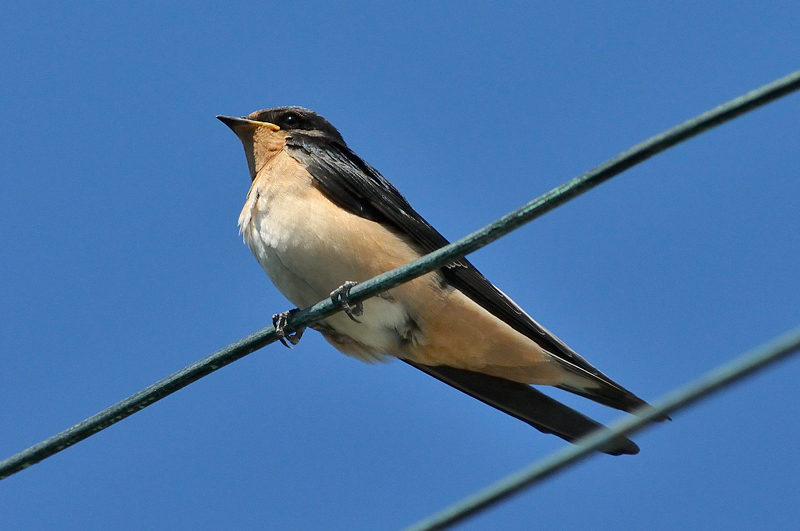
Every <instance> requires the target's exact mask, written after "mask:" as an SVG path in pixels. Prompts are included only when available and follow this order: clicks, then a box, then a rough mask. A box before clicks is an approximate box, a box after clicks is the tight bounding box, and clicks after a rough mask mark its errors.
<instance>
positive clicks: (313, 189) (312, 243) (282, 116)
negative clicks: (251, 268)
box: [217, 107, 647, 455]
mask: <svg viewBox="0 0 800 531" xmlns="http://www.w3.org/2000/svg"><path fill="white" fill-rule="evenodd" d="M217 118H219V120H221V121H222V122H223V123H224V124H225V125H227V126H228V127H230V128H231V129H232V130H233V132H234V133H236V135H237V136H238V137H239V139H240V140H241V141H242V144H243V145H244V151H245V155H246V156H247V166H248V168H249V169H250V177H251V179H252V184H251V187H250V191H249V193H248V195H247V201H246V203H245V205H244V208H243V209H242V212H241V215H240V216H239V229H240V231H241V234H242V235H243V237H244V240H245V242H246V243H247V245H248V246H249V247H250V250H251V251H252V253H253V254H254V255H255V257H256V259H257V260H258V262H259V264H261V266H262V267H263V268H264V271H266V273H267V275H268V276H269V278H270V279H271V280H272V282H273V284H275V286H276V287H277V288H278V290H280V292H281V293H282V294H283V295H284V296H285V297H286V298H287V299H289V301H291V302H292V304H294V305H296V306H297V307H299V308H306V307H309V306H311V305H313V304H315V303H317V302H319V301H320V300H323V299H325V298H327V297H329V296H331V297H333V298H334V299H337V298H338V300H339V301H340V302H343V303H345V304H344V306H345V309H346V311H345V312H339V313H337V314H334V315H332V316H330V317H327V318H325V319H324V320H322V321H320V322H319V323H317V324H315V325H312V326H311V328H312V329H314V330H317V331H318V332H320V333H321V334H322V336H323V337H324V338H325V339H326V340H327V341H328V343H330V344H331V345H333V346H334V347H335V348H336V349H338V350H339V351H341V352H343V353H344V354H347V355H349V356H353V357H355V358H358V359H360V360H362V361H365V362H376V361H384V360H386V359H387V358H391V357H394V358H399V359H401V360H403V361H405V362H407V363H408V364H410V365H412V366H414V367H416V368H417V369H420V370H422V371H423V372H426V373H428V374H429V375H431V376H433V377H434V378H437V379H439V380H441V381H442V382H444V383H446V384H448V385H450V386H452V387H454V388H456V389H458V390H460V391H463V392H464V393H467V394H468V395H471V396H473V397H475V398H477V399H478V400H481V401H483V402H485V403H486V404H488V405H490V406H493V407H495V408H497V409H499V410H500V411H503V412H505V413H507V414H509V415H511V416H514V417H516V418H518V419H520V420H522V421H524V422H526V423H528V424H530V425H531V426H533V427H535V428H537V429H538V430H540V431H542V432H545V433H551V434H554V435H557V436H558V437H561V438H562V439H565V440H567V441H570V442H573V441H575V440H576V439H578V438H580V437H582V436H584V435H587V434H588V433H590V432H593V431H595V430H597V429H599V428H602V425H601V424H599V423H597V422H595V421H594V420H592V419H590V418H588V417H586V416H584V415H583V414H581V413H579V412H577V411H575V410H573V409H571V408H569V407H567V406H566V405H564V404H562V403H560V402H558V401H556V400H554V399H552V398H550V397H549V396H547V395H545V394H544V393H541V392H540V391H538V390H536V389H534V388H533V387H531V385H550V386H555V387H557V388H560V389H564V390H567V391H570V392H572V393H575V394H578V395H580V396H583V397H586V398H589V399H591V400H594V401H595V402H599V403H600V404H603V405H605V406H609V407H612V408H616V409H620V410H623V411H627V412H633V411H635V410H636V409H638V408H641V407H643V406H646V405H647V404H646V402H644V401H643V400H642V399H640V398H638V397H637V396H636V395H634V394H633V393H631V392H630V391H628V390H627V389H625V388H624V387H622V386H621V385H619V384H617V383H616V382H614V381H613V380H611V379H610V378H609V377H608V376H606V375H605V374H603V373H602V372H600V371H599V370H597V369H596V368H595V367H593V366H592V365H591V364H590V363H589V362H587V361H586V360H585V359H583V358H582V357H581V356H579V355H578V354H577V353H576V352H574V351H573V350H572V349H570V348H569V347H568V346H567V345H566V344H564V343H563V342H562V341H561V340H560V339H558V338H557V337H556V336H554V335H553V334H551V333H550V332H549V331H547V330H546V329H545V328H544V327H542V326H541V325H540V324H539V323H537V322H536V321H534V320H533V319H532V318H531V317H530V316H529V315H528V314H527V313H525V312H524V311H523V310H522V308H520V307H519V306H518V305H517V304H516V303H514V301H512V300H511V299H510V298H509V297H507V296H506V295H505V294H504V293H503V292H501V291H500V290H499V289H498V288H496V287H495V286H494V285H493V284H492V283H491V282H489V281H488V280H487V279H486V278H485V277H484V276H483V275H482V274H481V273H480V272H479V271H478V270H477V269H476V268H475V266H473V265H472V264H471V263H470V262H469V261H468V260H467V259H466V258H462V259H459V260H458V262H457V263H454V264H452V265H451V266H448V267H444V268H442V269H440V270H437V271H434V272H431V273H428V274H426V275H424V276H422V277H419V278H416V279H414V280H412V281H410V282H408V283H406V284H403V285H401V286H398V287H396V288H393V289H391V290H388V291H387V292H385V293H381V294H380V295H378V296H375V297H373V298H370V299H367V300H365V301H363V303H361V304H357V305H348V304H346V303H347V300H346V296H347V291H348V290H349V288H350V287H351V286H353V285H354V284H355V283H357V282H363V281H365V280H368V279H370V278H372V277H374V276H376V275H378V274H380V273H384V272H386V271H389V270H391V269H394V268H396V267H399V266H402V265H403V264H406V263H408V262H410V261H412V260H415V259H417V258H419V257H420V256H422V255H424V254H427V253H429V252H431V251H434V250H436V249H439V248H440V247H443V246H445V245H447V244H448V243H449V242H448V241H447V239H445V237H444V236H442V235H441V234H440V233H439V232H438V231H437V230H436V229H435V228H433V227H432V226H431V225H430V224H429V223H428V222H427V221H425V219H423V217H422V216H421V215H419V214H418V213H417V212H416V211H415V210H414V209H413V208H412V207H411V205H410V204H409V203H408V201H407V200H406V199H405V198H404V197H403V196H402V195H401V194H400V192H398V191H397V189H396V188H395V187H394V186H392V185H391V184H390V183H389V181H387V180H386V179H385V178H384V177H383V176H382V175H381V174H380V173H378V171H377V170H375V169H374V168H373V167H372V166H370V165H369V164H367V163H366V162H365V161H364V160H362V159H361V158H360V157H359V156H358V155H356V154H355V153H354V152H353V151H352V150H351V149H350V148H349V147H347V144H346V143H345V141H344V139H343V138H342V135H341V134H339V131H337V130H336V128H335V127H334V126H333V125H331V124H330V122H328V121H327V120H325V119H324V118H323V117H321V116H320V115H318V114H316V113H315V112H313V111H310V110H308V109H304V108H302V107H278V108H275V109H265V110H260V111H256V112H254V113H252V114H250V115H248V116H246V117H242V118H235V117H231V116H218V117H217ZM274 321H275V324H276V328H278V329H279V333H280V334H281V335H283V336H285V337H288V338H289V339H291V340H292V343H296V341H297V340H298V339H299V337H298V336H297V335H295V336H291V335H288V336H286V335H285V334H284V331H283V329H282V326H283V325H284V324H285V322H286V314H280V315H276V316H275V318H274ZM300 332H302V331H300ZM602 451H604V452H606V453H608V454H611V455H621V454H636V453H638V451H639V447H638V446H637V445H636V444H635V443H634V442H633V441H631V440H629V439H627V438H626V437H618V438H617V439H616V440H614V441H613V442H612V443H611V444H609V445H608V446H607V447H605V448H603V449H602Z"/></svg>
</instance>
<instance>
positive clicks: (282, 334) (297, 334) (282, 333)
mask: <svg viewBox="0 0 800 531" xmlns="http://www.w3.org/2000/svg"><path fill="white" fill-rule="evenodd" d="M299 311H300V310H298V309H297V308H295V309H294V310H288V311H285V312H281V313H276V314H275V315H273V316H272V324H273V325H274V326H275V335H276V336H278V339H280V341H281V343H283V346H285V347H287V348H292V345H296V344H298V343H300V338H301V337H303V332H305V331H306V327H305V326H301V327H298V328H296V329H295V331H294V332H289V333H288V334H287V333H286V323H287V321H288V320H289V317H291V316H292V315H294V314H296V313H297V312H299ZM287 341H288V342H289V343H291V345H290V344H289V343H287Z"/></svg>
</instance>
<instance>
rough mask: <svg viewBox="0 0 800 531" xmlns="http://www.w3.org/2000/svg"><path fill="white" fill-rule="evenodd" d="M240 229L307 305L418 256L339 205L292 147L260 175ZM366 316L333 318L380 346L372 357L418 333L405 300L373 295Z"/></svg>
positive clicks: (273, 274)
mask: <svg viewBox="0 0 800 531" xmlns="http://www.w3.org/2000/svg"><path fill="white" fill-rule="evenodd" d="M278 176H281V178H280V179H279V178H277V177H278ZM285 176H290V178H289V179H286V178H284V177H285ZM239 228H240V231H241V233H242V235H243V236H244V240H245V242H246V243H247V245H248V246H249V247H250V250H251V251H252V253H253V254H254V255H255V257H256V259H257V260H258V262H259V264H261V266H262V267H263V268H264V271H265V272H266V273H267V275H268V276H269V278H270V280H272V282H273V284H275V286H276V287H277V288H278V289H279V290H280V292H281V293H283V295H284V296H285V297H286V298H287V299H289V300H290V301H291V302H292V303H293V304H295V305H296V306H297V307H299V308H305V307H308V306H311V305H312V304H315V303H317V302H319V301H320V300H323V299H325V298H327V297H329V296H330V293H331V291H333V290H334V289H336V288H338V287H339V286H341V285H342V284H343V283H344V282H345V281H348V280H352V281H355V282H363V281H364V280H367V279H369V278H371V277H373V276H375V275H376V274H378V273H381V272H384V271H388V270H389V269H392V268H393V267H396V265H402V264H403V263H406V262H408V261H409V260H411V259H413V258H416V256H418V255H416V254H415V253H414V252H413V251H412V250H411V249H409V248H408V246H407V245H406V244H405V243H404V242H403V241H401V240H400V239H399V238H398V237H396V236H395V235H393V234H392V233H390V232H389V231H388V230H387V229H385V228H384V227H382V226H381V225H379V224H377V223H374V222H371V221H368V220H365V219H363V218H360V217H358V216H355V215H353V214H350V213H349V212H347V211H345V210H343V209H341V208H339V207H338V206H336V205H334V204H333V203H331V201H330V200H328V199H327V198H326V197H325V196H324V195H323V194H322V193H321V192H320V191H319V190H318V189H317V188H316V187H315V186H313V185H312V182H311V180H310V176H308V175H307V174H306V173H301V172H298V171H297V163H296V162H295V161H294V159H291V157H289V156H288V155H286V154H285V153H281V154H279V155H277V156H276V157H275V159H274V160H273V161H272V162H271V163H270V164H269V166H268V167H266V168H264V169H263V170H262V171H261V172H260V173H259V175H258V176H257V178H256V180H255V182H254V183H253V186H252V188H251V189H250V193H249V194H248V197H247V202H246V203H245V206H244V208H243V210H242V213H241V215H240V217H239ZM387 238H388V239H396V240H397V241H385V240H386V239H387ZM376 246H377V247H376ZM386 247H388V248H390V249H391V250H390V251H387V250H386V249H385V248H386ZM398 254H400V255H401V256H398ZM358 319H359V321H361V323H360V324H359V323H355V322H353V321H352V320H350V318H349V317H347V315H345V314H344V313H339V314H336V315H334V316H332V317H330V318H328V319H326V320H325V324H326V325H328V326H330V327H331V328H333V329H335V330H336V331H337V332H339V333H341V334H345V335H346V336H348V337H350V338H352V339H353V340H355V341H357V342H358V343H360V344H361V345H363V346H365V347H368V350H370V349H371V350H373V351H374V352H372V353H371V357H372V358H380V357H381V355H382V354H390V353H396V352H397V350H398V344H399V343H401V342H403V341H408V340H409V338H412V339H413V334H414V325H413V317H412V316H410V315H409V312H408V309H407V307H406V305H404V304H403V303H402V301H398V300H396V299H392V300H390V299H385V298H380V297H375V298H372V299H369V300H367V301H365V303H364V314H363V315H362V316H360V317H359V318H358ZM417 339H418V338H417ZM365 361H371V360H365Z"/></svg>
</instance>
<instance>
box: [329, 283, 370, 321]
mask: <svg viewBox="0 0 800 531" xmlns="http://www.w3.org/2000/svg"><path fill="white" fill-rule="evenodd" d="M355 286H358V282H353V281H352V280H348V281H347V282H345V283H344V284H342V285H341V286H339V287H338V288H336V289H335V290H333V291H331V302H333V303H334V304H336V305H337V306H341V307H342V309H343V310H344V313H346V314H347V317H349V318H350V319H352V320H353V321H355V322H357V323H360V322H361V321H359V320H358V319H356V316H357V315H361V314H363V313H364V304H363V303H362V302H361V301H358V302H357V303H355V304H350V301H349V300H348V299H347V297H348V295H349V294H350V290H351V289H352V288H353V287H355Z"/></svg>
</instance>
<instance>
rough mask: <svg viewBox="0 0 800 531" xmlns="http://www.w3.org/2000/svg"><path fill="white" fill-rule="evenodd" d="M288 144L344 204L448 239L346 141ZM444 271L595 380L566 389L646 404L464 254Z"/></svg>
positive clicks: (438, 243)
mask: <svg viewBox="0 0 800 531" xmlns="http://www.w3.org/2000/svg"><path fill="white" fill-rule="evenodd" d="M286 149H287V151H288V153H289V154H290V155H291V156H292V157H293V158H294V159H295V160H297V161H298V162H300V163H302V164H303V165H305V167H306V168H307V169H308V171H309V173H310V174H311V175H312V177H313V178H314V179H315V180H316V181H317V183H318V185H319V187H320V189H321V190H322V191H323V193H325V194H326V195H327V196H328V197H329V198H330V199H331V201H333V202H334V203H336V204H338V205H339V206H341V207H342V208H344V209H346V210H348V211H350V212H352V213H354V214H356V215H359V216H362V217H364V218H367V219H370V220H373V221H376V222H379V223H384V224H386V225H389V226H391V227H393V228H394V229H396V230H398V231H400V232H402V233H405V234H407V235H408V236H410V237H411V238H412V239H413V240H414V241H415V242H417V243H418V244H419V245H420V246H421V247H422V248H423V249H424V250H425V251H426V252H431V251H435V250H436V249H439V248H441V247H444V246H445V245H447V244H448V243H450V242H448V241H447V239H446V238H445V237H444V236H442V235H441V234H440V233H439V232H438V231H437V230H436V229H435V228H433V227H432V226H431V225H430V223H428V222H427V221H425V219H424V218H423V217H422V216H421V215H419V214H418V213H417V212H416V211H415V210H414V209H413V208H412V207H411V205H410V204H409V203H408V201H407V200H406V198H405V197H403V196H402V195H401V194H400V192H398V191H397V189H396V188H395V187H394V186H392V184H391V183H390V182H389V181H387V180H386V179H385V178H384V177H383V176H382V175H381V174H380V173H378V171H377V170H376V169H374V168H373V167H372V166H370V165H369V164H367V163H366V162H365V161H364V160H362V159H361V158H360V157H359V156H358V155H356V154H355V153H354V152H353V151H352V150H350V149H349V148H348V147H347V146H345V145H343V144H341V143H339V142H336V141H332V140H330V139H327V138H324V137H320V136H315V135H313V134H308V133H299V132H297V133H294V132H293V133H292V135H291V136H290V137H288V138H287V139H286ZM442 274H443V275H444V277H445V279H446V280H447V282H448V283H449V284H450V285H452V286H453V287H454V288H456V289H458V290H459V291H461V292H463V293H464V294H465V295H466V296H468V297H469V298H470V299H472V300H474V301H475V302H476V303H478V304H479V305H481V306H482V307H483V308H485V309H486V310H487V311H489V312H490V313H492V314H493V315H494V316H496V317H497V318H499V319H501V320H502V321H504V322H505V323H507V324H508V325H509V326H511V327H512V328H514V329H515V330H517V331H518V332H519V333H521V334H523V335H525V336H527V337H529V338H530V339H531V340H533V341H535V342H536V343H537V344H539V345H540V346H541V347H542V348H543V349H545V350H546V351H547V352H550V353H551V354H553V355H554V356H556V357H557V358H558V359H559V360H560V361H561V362H562V363H563V365H564V366H565V367H566V368H567V369H568V370H570V371H572V372H574V373H575V374H577V375H579V376H582V377H584V378H587V379H588V380H590V381H591V382H592V383H593V384H594V385H591V386H590V388H574V387H567V386H563V388H564V389H566V390H568V391H571V392H573V393H576V394H579V395H581V396H585V397H586V398H589V399H591V400H594V401H596V402H599V403H601V404H604V405H606V406H609V407H613V408H617V409H622V410H624V411H633V410H634V409H637V408H639V407H642V406H645V405H646V403H645V402H644V401H642V400H641V399H640V398H638V397H637V396H635V395H634V394H633V393H631V392H630V391H628V390H627V389H625V388H624V387H622V386H621V385H619V384H617V383H616V382H614V381H613V380H611V379H610V378H609V377H608V376H606V375H605V374H603V373H602V372H600V371H598V370H597V369H596V368H595V367H593V366H592V365H591V364H590V363H589V362H587V361H586V360H585V359H583V358H582V357H581V356H579V355H578V354H577V353H576V352H575V351H573V350H572V349H571V348H569V347H568V346H567V345H565V344H564V343H563V342H562V341H561V340H560V339H558V338H557V337H556V336H554V335H553V334H551V333H550V332H548V331H547V330H546V329H545V328H544V327H542V326H541V325H540V324H539V323H537V322H536V321H534V320H533V319H532V318H531V317H530V316H529V315H528V314H526V313H525V312H524V311H522V309H521V308H520V307H519V306H517V305H516V304H515V303H514V301H512V300H511V299H509V298H508V297H507V296H506V295H504V294H503V293H502V292H501V291H500V290H499V289H497V288H496V287H495V286H494V285H493V284H492V283H491V282H489V281H488V280H487V279H486V278H485V277H484V276H483V275H482V274H481V273H480V271H478V270H477V269H476V268H475V266H473V265H472V264H471V263H469V261H468V260H467V259H466V258H461V259H460V260H459V261H458V265H457V266H454V267H446V268H444V269H443V270H442Z"/></svg>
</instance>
